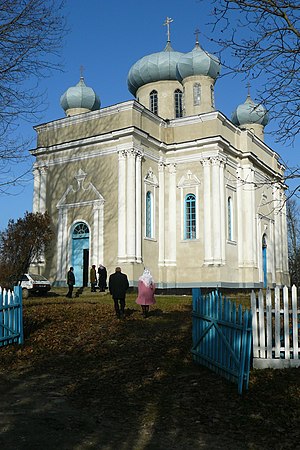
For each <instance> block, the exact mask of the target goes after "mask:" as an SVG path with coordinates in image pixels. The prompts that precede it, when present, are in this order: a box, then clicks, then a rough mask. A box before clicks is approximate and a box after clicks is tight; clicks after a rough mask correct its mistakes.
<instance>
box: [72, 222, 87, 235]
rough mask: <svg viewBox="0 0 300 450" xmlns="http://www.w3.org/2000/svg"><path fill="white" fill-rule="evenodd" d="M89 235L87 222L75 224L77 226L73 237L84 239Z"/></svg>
mask: <svg viewBox="0 0 300 450" xmlns="http://www.w3.org/2000/svg"><path fill="white" fill-rule="evenodd" d="M88 235H89V228H88V226H87V225H86V224H85V223H83V222H79V223H77V224H76V225H75V228H74V230H73V239H82V238H85V237H88Z"/></svg>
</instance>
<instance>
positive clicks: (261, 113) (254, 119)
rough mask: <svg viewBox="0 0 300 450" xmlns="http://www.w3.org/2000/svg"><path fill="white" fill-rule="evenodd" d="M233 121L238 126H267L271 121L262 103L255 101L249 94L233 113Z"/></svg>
mask: <svg viewBox="0 0 300 450" xmlns="http://www.w3.org/2000/svg"><path fill="white" fill-rule="evenodd" d="M231 121H232V122H233V123H234V125H237V126H240V125H245V124H259V125H262V126H266V125H267V124H268V123H269V114H268V113H267V111H266V109H265V108H264V107H263V106H262V105H261V104H257V103H254V101H253V100H252V99H251V97H250V94H248V95H247V98H246V101H245V103H242V104H241V105H239V106H238V107H237V108H236V110H235V111H234V112H233V113H232V116H231Z"/></svg>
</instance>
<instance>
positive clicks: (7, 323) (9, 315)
mask: <svg viewBox="0 0 300 450" xmlns="http://www.w3.org/2000/svg"><path fill="white" fill-rule="evenodd" d="M23 342H24V337H23V309H22V288H21V287H20V286H15V287H14V291H13V292H11V291H9V290H8V291H7V290H6V289H3V290H2V288H0V347H3V346H4V345H8V344H15V343H17V344H23Z"/></svg>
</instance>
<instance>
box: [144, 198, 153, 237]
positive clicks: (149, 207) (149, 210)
mask: <svg viewBox="0 0 300 450" xmlns="http://www.w3.org/2000/svg"><path fill="white" fill-rule="evenodd" d="M146 237H148V238H152V237H153V201H152V193H151V192H150V191H148V192H147V194H146Z"/></svg>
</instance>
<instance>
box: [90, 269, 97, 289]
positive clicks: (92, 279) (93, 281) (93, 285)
mask: <svg viewBox="0 0 300 450" xmlns="http://www.w3.org/2000/svg"><path fill="white" fill-rule="evenodd" d="M90 283H91V292H96V285H97V274H96V266H95V264H93V265H92V267H91V270H90Z"/></svg>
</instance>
